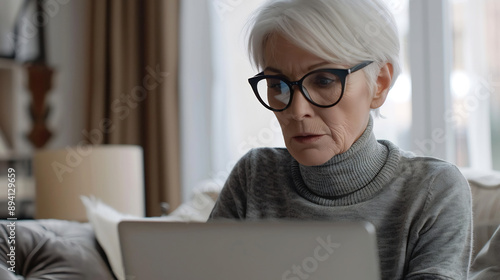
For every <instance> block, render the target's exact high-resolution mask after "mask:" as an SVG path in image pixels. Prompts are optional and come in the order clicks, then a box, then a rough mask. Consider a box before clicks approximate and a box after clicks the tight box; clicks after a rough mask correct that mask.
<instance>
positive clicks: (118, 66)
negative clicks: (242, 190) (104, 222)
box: [0, 0, 500, 216]
mask: <svg viewBox="0 0 500 280" xmlns="http://www.w3.org/2000/svg"><path fill="white" fill-rule="evenodd" d="M386 1H387V3H388V5H389V7H390V8H391V9H392V11H393V12H394V15H395V17H396V20H397V23H398V27H399V32H400V35H401V46H402V49H401V57H402V66H403V69H404V71H403V74H402V75H401V76H400V77H399V79H398V81H397V83H396V85H395V86H394V87H393V89H392V90H391V92H390V94H389V97H388V100H387V102H386V104H385V105H384V106H383V107H382V108H381V114H382V115H383V117H381V118H376V119H375V135H376V136H377V138H379V139H388V140H391V141H393V142H394V143H396V144H397V145H399V146H400V147H401V148H403V149H406V150H409V151H413V152H415V153H417V154H421V155H428V156H434V157H438V158H442V159H445V160H448V161H451V162H453V163H455V164H457V165H458V166H459V167H468V168H473V169H482V170H487V169H495V170H500V54H499V53H498V50H499V49H500V2H499V1H497V0H386ZM262 2H263V0H251V1H250V0H161V1H155V0H146V1H140V0H130V1H125V0H46V1H35V0H26V1H24V0H0V56H1V59H0V98H1V99H0V100H1V101H0V158H1V160H2V165H1V168H2V169H1V170H0V175H1V176H5V173H6V170H7V167H8V166H13V165H16V166H18V170H19V172H20V173H22V172H24V174H25V176H24V177H26V181H25V182H24V181H22V180H24V179H20V181H18V186H17V188H18V191H19V192H20V193H21V195H19V196H18V199H21V198H22V197H26V201H30V200H31V201H32V200H33V197H34V196H33V193H34V192H35V187H34V186H35V183H34V181H33V180H32V178H30V176H31V175H30V174H32V173H33V172H32V171H31V169H30V168H31V167H30V162H31V159H32V156H33V153H34V152H36V151H38V150H43V149H67V150H68V154H72V152H71V151H73V152H75V151H76V154H80V155H81V156H84V152H83V148H82V147H84V146H85V145H102V144H104V145H109V144H132V145H139V146H141V147H142V148H143V150H144V171H145V173H144V176H145V193H146V196H145V197H146V210H147V215H149V216H155V215H159V214H160V213H161V205H162V203H168V204H169V205H170V208H171V210H173V209H175V208H176V207H177V206H178V205H180V204H181V203H182V202H183V201H186V200H187V199H188V198H189V197H190V196H191V195H192V192H193V189H196V188H200V187H214V188H220V187H221V186H222V185H223V183H224V181H225V179H226V178H227V176H228V175H229V172H230V171H231V169H232V166H233V165H234V164H235V163H236V161H237V160H238V159H239V158H240V157H241V156H242V155H244V153H246V152H247V151H248V150H249V149H251V148H257V147H263V146H278V147H279V146H283V141H282V138H281V132H280V129H279V125H278V124H277V122H276V120H275V119H274V116H273V114H272V113H271V112H270V111H267V110H266V109H265V108H263V107H262V106H261V105H260V104H259V102H258V101H257V100H256V99H255V97H254V95H253V93H252V90H251V88H250V86H249V85H248V83H247V79H248V78H249V77H251V76H253V75H255V74H256V73H258V72H259V70H258V69H253V68H252V67H251V66H250V63H249V59H248V55H247V52H246V43H245V24H246V22H247V19H248V17H249V15H250V14H251V13H252V11H254V10H255V9H256V8H257V7H258V6H259V5H260V4H261V3H262ZM376 32H377V30H376V29H374V30H373V33H374V36H376ZM47 164H50V163H47ZM31 177H32V176H31ZM5 182H6V181H5ZM0 185H6V184H4V183H0ZM0 189H1V188H0ZM4 193H5V194H6V193H7V191H6V190H5V191H3V190H2V193H1V194H0V200H1V199H2V195H4ZM27 203H28V202H27Z"/></svg>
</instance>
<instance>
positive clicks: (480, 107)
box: [449, 0, 500, 170]
mask: <svg viewBox="0 0 500 280" xmlns="http://www.w3.org/2000/svg"><path fill="white" fill-rule="evenodd" d="M449 5H450V8H451V13H452V23H453V54H454V56H453V66H452V67H453V68H452V69H453V70H452V73H451V75H452V76H451V89H452V97H453V103H452V105H453V122H452V124H453V125H454V126H455V129H456V135H455V141H456V148H455V154H456V163H457V165H459V166H466V167H472V168H479V169H491V168H492V167H493V168H494V169H496V170H500V113H499V109H500V108H499V107H500V78H499V76H500V55H499V54H498V50H499V49H500V34H499V31H500V30H499V29H498V27H499V26H500V2H498V1H496V0H449ZM490 155H491V156H490Z"/></svg>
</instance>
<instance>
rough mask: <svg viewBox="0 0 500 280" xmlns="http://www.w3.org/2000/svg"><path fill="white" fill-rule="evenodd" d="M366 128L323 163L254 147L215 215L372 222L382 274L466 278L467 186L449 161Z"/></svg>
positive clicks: (234, 173) (232, 177)
mask: <svg viewBox="0 0 500 280" xmlns="http://www.w3.org/2000/svg"><path fill="white" fill-rule="evenodd" d="M372 128H373V121H372V120H371V119H370V122H369V124H368V127H367V129H366V131H365V132H364V133H363V135H362V136H361V137H360V138H359V139H358V140H357V141H356V142H355V143H354V144H353V145H352V146H351V148H350V149H349V150H348V151H346V152H345V153H343V154H339V155H336V156H334V157H333V158H332V159H331V160H329V161H328V162H326V163H325V164H323V165H321V166H312V167H310V166H303V165H301V164H299V163H298V162H297V161H296V160H295V159H294V158H293V157H292V156H291V155H290V153H289V152H288V151H287V150H286V149H283V148H265V149H255V150H252V151H250V152H249V153H247V154H246V155H245V156H244V157H243V158H242V159H241V160H240V161H239V162H238V163H237V164H236V166H235V167H234V169H233V171H232V172H231V174H230V176H229V178H228V180H227V181H226V184H225V186H224V188H223V190H222V192H221V194H220V196H219V199H218V200H217V203H216V205H215V207H214V209H213V211H212V213H211V215H210V219H227V218H229V219H277V218H278V219H300V220H329V221H345V220H349V221H369V222H371V223H372V224H373V225H374V226H375V228H376V230H377V242H378V248H379V256H380V268H381V273H382V279H412V280H414V279H467V273H468V269H469V263H470V253H471V242H472V241H471V240H472V239H471V227H472V212H471V195H470V188H469V185H468V183H467V181H466V180H465V178H464V177H463V176H462V175H461V173H460V172H459V170H458V169H457V168H456V167H455V166H453V165H452V164H449V163H447V162H444V161H441V160H438V159H434V158H428V157H416V156H414V155H412V154H410V153H407V152H403V151H401V150H400V149H399V148H398V147H396V146H395V145H394V144H392V143H391V142H389V141H383V140H379V141H377V140H376V139H375V136H374V134H373V133H372Z"/></svg>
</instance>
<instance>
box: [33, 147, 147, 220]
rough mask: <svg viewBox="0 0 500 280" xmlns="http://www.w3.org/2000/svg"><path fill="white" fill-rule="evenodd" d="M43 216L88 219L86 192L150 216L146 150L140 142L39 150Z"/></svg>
mask: <svg viewBox="0 0 500 280" xmlns="http://www.w3.org/2000/svg"><path fill="white" fill-rule="evenodd" d="M33 168H34V174H35V183H36V200H35V204H36V210H35V218H37V219H65V220H75V221H82V222H83V221H87V217H86V211H85V207H84V205H83V203H82V202H81V199H80V196H82V195H84V196H94V197H96V198H97V199H99V200H101V201H102V202H104V203H106V204H108V205H109V206H111V207H113V208H114V209H116V210H117V211H119V212H122V213H126V214H131V215H135V216H139V217H143V216H144V212H145V205H144V168H143V152H142V148H141V147H139V146H130V145H102V146H86V147H82V146H79V147H73V148H70V147H67V148H66V149H61V150H42V151H38V152H36V153H35V155H34V158H33Z"/></svg>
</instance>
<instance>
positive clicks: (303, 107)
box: [264, 35, 372, 166]
mask: <svg viewBox="0 0 500 280" xmlns="http://www.w3.org/2000/svg"><path fill="white" fill-rule="evenodd" d="M264 55H265V57H264V59H265V61H266V64H265V68H264V73H265V74H266V75H276V74H280V75H284V76H285V77H287V78H288V79H289V80H290V81H297V80H299V79H301V78H302V77H303V76H304V75H306V74H307V73H309V72H311V71H313V70H316V69H324V68H340V69H347V68H350V67H352V66H354V65H336V64H331V63H329V62H328V61H325V60H324V59H322V58H319V57H317V56H315V55H313V54H311V53H309V52H307V51H305V50H303V49H301V48H299V47H297V46H295V45H293V44H292V43H290V42H289V41H288V40H287V39H285V38H284V37H283V36H281V35H273V36H271V37H270V38H269V40H268V42H267V44H266V48H265V54H264ZM293 89H294V95H293V99H292V103H291V104H290V106H289V107H288V108H287V109H286V110H284V111H282V112H275V115H276V117H277V118H278V121H279V123H280V125H281V129H282V132H283V137H284V140H285V145H286V147H287V149H288V151H289V152H290V154H291V155H292V156H293V157H294V158H295V159H296V160H297V161H298V162H299V163H301V164H303V165H307V166H313V165H321V164H323V163H325V162H327V161H328V160H329V159H331V158H332V157H333V156H335V155H338V154H341V153H343V152H345V151H347V150H348V149H349V148H350V147H351V145H352V144H353V143H354V142H355V141H356V140H357V139H358V138H359V137H360V136H361V135H362V134H363V132H364V130H365V129H366V126H367V125H368V120H369V114H370V109H371V107H372V97H371V94H370V91H369V89H368V86H367V81H366V78H365V75H364V72H363V71H357V72H354V73H352V74H350V75H348V76H347V80H346V87H345V90H344V96H343V97H342V99H341V100H340V102H339V103H338V104H337V105H335V106H333V107H330V108H320V107H316V106H314V105H313V104H311V103H309V102H308V101H307V100H306V99H305V97H304V96H303V95H302V94H301V93H300V90H299V89H298V88H297V86H294V87H293Z"/></svg>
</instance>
